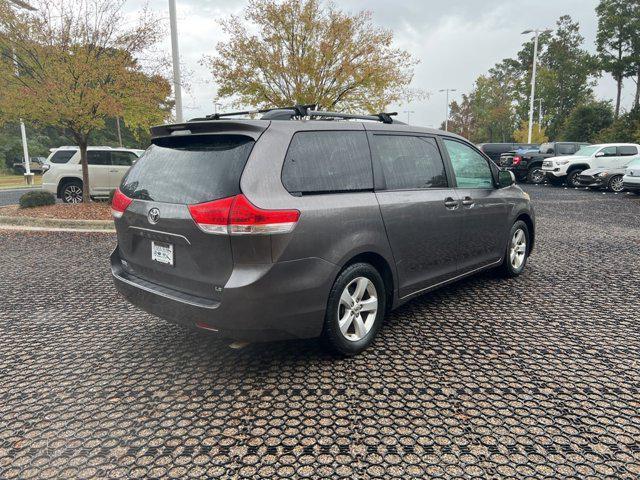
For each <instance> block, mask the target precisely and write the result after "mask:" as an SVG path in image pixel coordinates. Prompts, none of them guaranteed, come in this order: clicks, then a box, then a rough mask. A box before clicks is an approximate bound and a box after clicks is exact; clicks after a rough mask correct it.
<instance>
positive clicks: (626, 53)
mask: <svg viewBox="0 0 640 480" xmlns="http://www.w3.org/2000/svg"><path fill="white" fill-rule="evenodd" d="M633 3H634V2H633V1H629V0H601V1H600V3H599V4H598V6H597V7H596V14H597V15H598V34H597V37H596V46H597V49H598V55H599V60H600V64H601V66H602V69H603V70H604V71H606V72H609V73H610V74H611V76H612V77H613V78H614V80H615V81H616V84H617V92H616V106H615V113H614V117H615V118H618V115H619V114H620V97H621V95H622V82H623V80H624V79H625V78H626V77H628V76H630V75H632V74H633V68H634V61H633V60H634V56H633V37H635V36H636V35H637V34H638V33H637V31H635V29H634V27H637V23H638V22H637V19H635V20H636V21H635V22H634V13H635V14H636V15H637V13H638V10H637V7H636V9H635V12H634V9H633V7H632V4H633ZM634 24H635V25H634ZM636 41H637V40H636Z"/></svg>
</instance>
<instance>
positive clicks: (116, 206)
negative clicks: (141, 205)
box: [111, 188, 132, 218]
mask: <svg viewBox="0 0 640 480" xmlns="http://www.w3.org/2000/svg"><path fill="white" fill-rule="evenodd" d="M131 201H132V199H131V198H129V197H127V196H126V195H125V194H124V193H122V192H121V191H120V189H119V188H116V191H115V193H114V194H113V200H111V215H113V218H120V217H122V215H123V214H124V211H125V210H126V209H127V207H128V206H129V204H130V203H131Z"/></svg>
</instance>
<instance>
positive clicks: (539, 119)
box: [538, 98, 542, 133]
mask: <svg viewBox="0 0 640 480" xmlns="http://www.w3.org/2000/svg"><path fill="white" fill-rule="evenodd" d="M538 103H539V104H540V109H539V110H538V133H540V132H541V131H542V99H541V98H539V99H538Z"/></svg>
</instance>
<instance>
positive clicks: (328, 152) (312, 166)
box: [282, 132, 373, 193]
mask: <svg viewBox="0 0 640 480" xmlns="http://www.w3.org/2000/svg"><path fill="white" fill-rule="evenodd" d="M282 183H283V185H284V186H285V188H286V189H287V190H288V191H289V192H291V193H320V192H348V191H357V190H371V189H372V188H373V174H372V172H371V159H370V155H369V144H368V143H367V136H366V134H365V133H364V132H299V133H296V134H295V135H294V136H293V139H292V140H291V145H289V150H288V152H287V155H286V157H285V159H284V165H283V167H282Z"/></svg>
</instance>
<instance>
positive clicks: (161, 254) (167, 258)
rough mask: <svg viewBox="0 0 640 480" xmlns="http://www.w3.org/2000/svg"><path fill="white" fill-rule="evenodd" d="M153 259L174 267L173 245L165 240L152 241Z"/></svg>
mask: <svg viewBox="0 0 640 480" xmlns="http://www.w3.org/2000/svg"><path fill="white" fill-rule="evenodd" d="M151 260H153V261H154V262H158V263H163V264H164V265H171V266H172V267H173V245H172V244H171V243H164V242H154V241H152V242H151Z"/></svg>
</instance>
